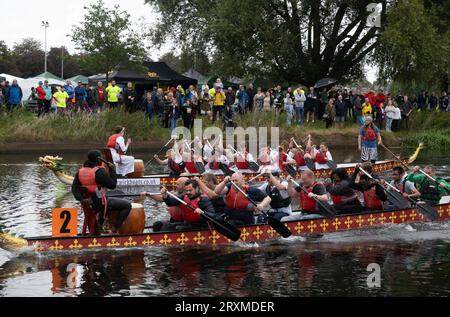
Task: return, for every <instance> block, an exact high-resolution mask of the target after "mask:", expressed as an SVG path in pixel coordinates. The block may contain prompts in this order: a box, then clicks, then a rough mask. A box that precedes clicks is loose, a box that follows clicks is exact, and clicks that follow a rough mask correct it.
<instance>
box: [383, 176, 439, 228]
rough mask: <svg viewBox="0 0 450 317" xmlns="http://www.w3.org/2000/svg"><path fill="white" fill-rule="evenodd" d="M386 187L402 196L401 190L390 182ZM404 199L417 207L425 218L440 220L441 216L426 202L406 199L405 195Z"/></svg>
mask: <svg viewBox="0 0 450 317" xmlns="http://www.w3.org/2000/svg"><path fill="white" fill-rule="evenodd" d="M386 185H388V186H389V187H390V188H392V189H393V190H394V191H396V192H398V193H400V194H401V192H400V190H398V188H396V187H395V186H392V185H391V184H389V183H388V182H386ZM402 197H404V198H405V199H408V200H409V201H410V202H411V204H412V205H413V206H416V207H417V208H418V211H419V212H420V213H421V214H422V215H424V216H425V217H427V218H428V219H430V220H431V221H436V220H438V219H439V215H438V213H437V211H436V210H435V209H434V208H433V207H432V206H430V205H428V204H427V203H425V202H424V203H418V202H416V201H415V200H414V199H412V198H411V197H405V196H403V195H402Z"/></svg>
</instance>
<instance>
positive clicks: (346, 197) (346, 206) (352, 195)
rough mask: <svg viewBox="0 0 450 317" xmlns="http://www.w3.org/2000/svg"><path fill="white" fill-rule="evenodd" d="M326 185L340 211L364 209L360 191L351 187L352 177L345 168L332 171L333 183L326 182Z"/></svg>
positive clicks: (353, 211) (356, 211)
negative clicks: (360, 199)
mask: <svg viewBox="0 0 450 317" xmlns="http://www.w3.org/2000/svg"><path fill="white" fill-rule="evenodd" d="M325 187H326V189H327V191H328V193H329V194H330V195H331V200H332V201H333V206H334V208H335V209H336V210H337V211H338V213H340V214H344V213H345V214H353V213H359V212H361V211H362V210H363V206H362V205H361V203H360V202H359V199H358V193H357V192H356V191H355V190H354V189H353V188H351V187H350V177H349V176H348V174H347V171H346V170H345V168H338V169H336V170H334V171H333V172H332V173H331V183H326V184H325Z"/></svg>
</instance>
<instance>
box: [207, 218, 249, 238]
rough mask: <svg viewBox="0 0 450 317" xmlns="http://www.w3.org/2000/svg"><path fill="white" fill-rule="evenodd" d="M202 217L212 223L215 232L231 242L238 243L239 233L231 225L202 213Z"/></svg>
mask: <svg viewBox="0 0 450 317" xmlns="http://www.w3.org/2000/svg"><path fill="white" fill-rule="evenodd" d="M202 217H203V218H204V219H205V220H206V221H209V222H210V223H212V225H213V227H214V229H215V230H217V232H219V233H220V234H222V235H224V236H225V237H227V238H228V239H230V240H231V241H238V240H239V239H240V237H241V231H240V230H239V229H238V228H236V227H235V226H233V225H232V224H231V223H229V222H226V221H225V220H223V219H219V218H218V217H212V216H211V215H208V214H207V213H203V214H202Z"/></svg>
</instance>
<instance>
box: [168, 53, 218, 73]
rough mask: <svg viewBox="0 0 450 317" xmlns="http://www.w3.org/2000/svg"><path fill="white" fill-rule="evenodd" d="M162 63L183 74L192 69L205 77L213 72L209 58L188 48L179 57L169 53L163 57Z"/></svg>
mask: <svg viewBox="0 0 450 317" xmlns="http://www.w3.org/2000/svg"><path fill="white" fill-rule="evenodd" d="M160 61H162V62H165V63H166V64H167V65H169V66H170V68H172V69H174V70H176V71H177V72H179V73H181V74H183V73H185V72H187V71H188V70H189V69H191V68H193V69H195V70H196V71H198V72H199V73H201V74H203V75H208V74H209V72H210V70H211V64H210V61H209V59H208V56H206V54H204V53H203V52H196V51H192V50H191V49H190V48H188V47H185V48H183V50H182V52H181V54H179V55H175V54H174V53H173V52H168V53H166V54H164V55H163V56H161V58H160Z"/></svg>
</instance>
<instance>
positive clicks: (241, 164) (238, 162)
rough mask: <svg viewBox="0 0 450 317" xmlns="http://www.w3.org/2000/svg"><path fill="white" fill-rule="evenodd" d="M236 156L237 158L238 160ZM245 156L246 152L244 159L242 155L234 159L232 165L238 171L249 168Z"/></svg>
mask: <svg viewBox="0 0 450 317" xmlns="http://www.w3.org/2000/svg"><path fill="white" fill-rule="evenodd" d="M238 156H239V159H238ZM247 156H248V152H245V155H244V157H242V154H241V153H239V154H238V155H237V156H236V157H235V158H234V165H235V166H236V167H237V168H238V169H240V170H248V169H249V168H250V167H249V165H248V162H247Z"/></svg>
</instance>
